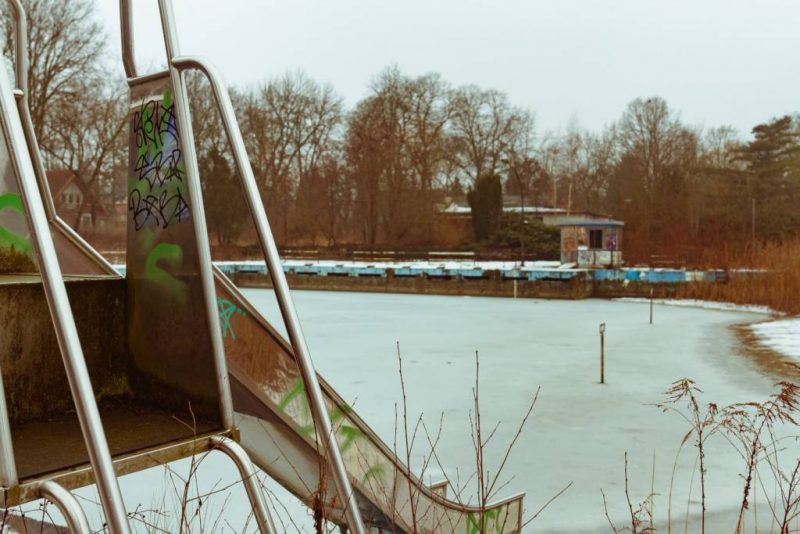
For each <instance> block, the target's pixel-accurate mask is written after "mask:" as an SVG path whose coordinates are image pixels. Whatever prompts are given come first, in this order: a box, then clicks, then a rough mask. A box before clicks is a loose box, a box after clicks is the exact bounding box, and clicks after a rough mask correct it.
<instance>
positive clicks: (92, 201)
mask: <svg viewBox="0 0 800 534" xmlns="http://www.w3.org/2000/svg"><path fill="white" fill-rule="evenodd" d="M47 183H48V185H49V186H50V193H51V194H52V195H53V198H54V199H55V200H56V203H58V200H57V199H58V198H59V196H60V195H61V192H62V191H64V189H66V188H67V187H68V186H69V185H70V184H73V183H74V184H75V186H76V187H77V188H78V189H80V190H81V193H83V195H84V197H85V198H86V199H88V201H87V202H86V204H85V206H84V210H85V211H89V210H92V209H94V210H97V211H99V212H100V213H102V214H106V213H107V212H108V210H107V209H106V207H105V206H104V205H103V203H102V202H99V201H98V200H97V198H96V197H95V195H94V194H93V193H92V192H91V191H90V190H89V188H88V187H87V186H86V184H85V183H84V182H83V180H78V179H77V177H76V176H75V173H74V172H73V171H71V170H69V169H50V170H48V171H47Z"/></svg>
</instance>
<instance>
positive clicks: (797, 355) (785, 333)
mask: <svg viewBox="0 0 800 534" xmlns="http://www.w3.org/2000/svg"><path fill="white" fill-rule="evenodd" d="M614 300H616V301H620V302H638V303H647V302H650V299H646V298H630V297H624V298H618V299H614ZM653 302H655V303H656V304H667V305H670V306H686V307H693V308H704V309H707V310H721V311H738V312H748V313H763V314H768V315H773V316H783V315H785V314H784V313H781V312H776V311H775V310H773V309H771V308H769V307H767V306H754V305H742V304H733V303H732V302H714V301H710V300H694V299H653ZM750 329H751V330H752V332H753V333H754V334H755V335H756V338H757V339H758V343H759V344H761V345H763V346H765V347H768V348H770V349H772V350H774V351H776V352H778V353H780V354H783V355H784V356H787V357H789V358H792V359H794V360H800V317H789V318H783V319H777V320H774V321H765V322H763V323H755V324H752V325H750Z"/></svg>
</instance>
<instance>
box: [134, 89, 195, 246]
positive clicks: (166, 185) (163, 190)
mask: <svg viewBox="0 0 800 534" xmlns="http://www.w3.org/2000/svg"><path fill="white" fill-rule="evenodd" d="M132 121H133V123H132V127H133V128H132V129H133V134H134V138H135V143H136V159H135V162H134V167H133V173H134V177H135V180H136V181H135V183H134V184H133V186H132V187H131V191H130V194H129V195H128V210H129V211H131V212H132V216H133V223H134V228H135V229H136V230H139V229H141V228H143V227H144V226H145V225H148V224H149V225H153V226H159V227H161V228H167V227H168V226H169V225H170V224H172V223H173V222H181V221H183V220H186V219H187V218H188V217H189V214H190V211H191V210H190V208H189V203H188V202H187V200H186V197H185V196H184V191H185V190H184V187H185V185H184V177H185V175H186V171H185V166H184V163H183V158H182V153H181V148H180V143H179V140H178V127H177V120H176V118H175V113H174V103H173V101H172V93H171V92H170V91H169V90H166V91H164V94H163V99H162V100H155V99H153V100H149V101H146V102H144V103H143V104H142V106H141V107H140V109H139V110H138V111H136V112H135V113H134V114H133V119H132Z"/></svg>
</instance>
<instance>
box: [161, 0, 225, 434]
mask: <svg viewBox="0 0 800 534" xmlns="http://www.w3.org/2000/svg"><path fill="white" fill-rule="evenodd" d="M158 4H159V8H160V12H161V26H162V28H163V30H164V45H165V47H166V49H167V62H168V64H169V77H170V81H171V82H172V89H173V91H174V95H173V96H174V99H175V114H176V116H177V119H178V136H179V138H180V142H181V146H182V149H183V150H182V152H181V156H182V158H183V164H184V165H185V167H186V187H187V188H188V190H189V195H190V197H191V198H192V199H193V202H194V204H193V206H192V217H191V219H192V224H194V234H195V243H196V245H197V259H198V264H199V270H200V282H201V284H202V286H203V296H204V300H205V302H204V304H205V309H204V310H203V311H204V312H205V314H206V320H207V322H208V329H209V332H208V335H209V337H210V338H211V350H212V352H213V356H214V365H215V369H216V373H217V389H218V390H219V409H220V417H221V419H222V424H223V426H224V427H225V428H227V429H232V428H233V427H234V422H233V402H232V401H231V388H230V384H229V383H228V366H227V362H226V361H225V346H224V344H223V341H222V328H221V326H220V322H219V311H218V308H217V292H216V288H215V286H214V271H213V265H212V263H211V247H210V245H209V243H208V229H207V225H206V214H205V209H204V207H203V190H202V188H201V185H200V170H199V168H198V165H197V154H196V152H195V144H194V132H193V130H192V117H191V114H190V112H189V97H188V94H187V92H186V84H185V83H184V79H183V73H182V72H181V70H180V69H178V68H177V67H176V66H175V65H174V63H173V58H175V57H177V56H178V54H179V53H180V52H179V50H180V46H179V44H178V32H177V30H176V28H175V16H174V14H173V12H172V2H171V0H159V3H158Z"/></svg>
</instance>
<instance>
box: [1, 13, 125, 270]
mask: <svg viewBox="0 0 800 534" xmlns="http://www.w3.org/2000/svg"><path fill="white" fill-rule="evenodd" d="M8 2H9V3H10V5H11V7H12V11H13V12H14V20H15V24H14V31H15V38H16V48H15V50H16V52H15V57H14V67H15V69H14V72H15V73H16V80H15V81H16V89H15V91H14V96H15V97H16V98H17V111H18V112H19V115H20V119H21V121H22V128H23V130H24V132H25V142H26V144H27V145H28V150H29V151H30V153H31V157H32V160H33V170H34V172H35V173H36V181H37V184H38V186H39V192H40V194H41V195H42V199H43V200H44V207H45V212H46V214H47V218H48V220H50V221H52V222H53V223H54V224H55V225H56V226H57V227H58V229H59V231H60V232H61V233H62V234H63V235H64V236H65V237H66V238H67V239H69V240H70V241H72V242H73V244H75V246H77V247H78V249H80V250H81V251H82V252H83V253H84V254H86V255H87V256H89V257H90V258H91V259H92V260H93V261H94V262H95V263H97V264H98V265H99V266H100V268H101V269H103V270H104V271H105V272H106V274H108V275H113V276H119V273H117V271H116V270H115V269H114V267H113V266H112V265H111V263H110V262H109V261H108V260H106V259H105V258H104V257H103V256H102V255H101V254H99V253H98V252H97V251H96V250H95V249H94V248H93V247H92V246H91V245H89V244H88V243H87V242H86V241H85V240H84V239H83V238H82V237H81V236H80V234H78V233H77V232H76V231H75V230H73V229H72V228H71V227H70V226H69V225H68V224H67V223H65V222H64V221H63V220H62V219H61V217H59V216H58V213H57V212H56V205H55V202H54V201H53V195H52V192H51V191H50V184H49V183H48V181H47V171H46V170H45V168H44V164H43V163H42V161H43V160H42V155H41V152H40V151H39V143H38V141H37V139H36V134H35V132H34V129H33V119H32V118H31V112H30V107H29V106H28V93H29V91H28V67H29V60H28V25H27V15H26V14H25V8H24V6H23V5H22V2H21V1H20V0H8Z"/></svg>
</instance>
